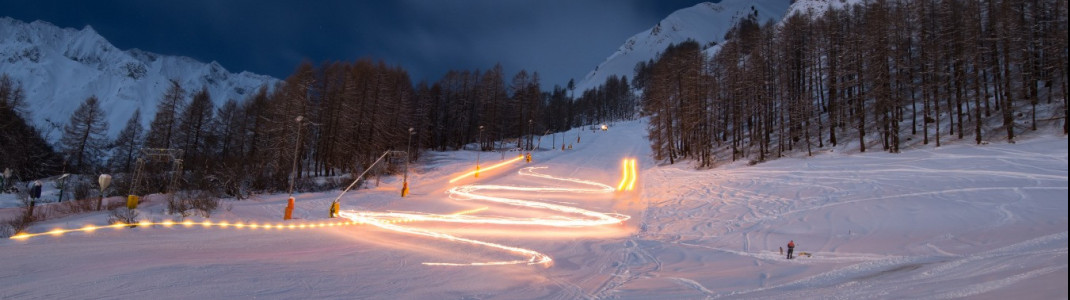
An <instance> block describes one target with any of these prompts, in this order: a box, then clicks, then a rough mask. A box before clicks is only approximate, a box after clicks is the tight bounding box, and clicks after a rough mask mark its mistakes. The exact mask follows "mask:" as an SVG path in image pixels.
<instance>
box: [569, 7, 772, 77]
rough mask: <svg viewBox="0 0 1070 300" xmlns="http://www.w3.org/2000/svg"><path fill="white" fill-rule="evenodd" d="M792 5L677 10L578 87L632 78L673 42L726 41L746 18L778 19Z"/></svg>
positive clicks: (623, 47) (626, 44)
mask: <svg viewBox="0 0 1070 300" xmlns="http://www.w3.org/2000/svg"><path fill="white" fill-rule="evenodd" d="M790 6H791V3H790V1H789V0H724V1H722V2H721V3H709V2H705V3H700V4H698V5H695V6H692V7H689V8H685V9H681V10H677V11H676V12H673V13H672V14H670V15H669V16H668V17H666V18H665V19H664V20H661V22H658V24H657V25H655V26H654V27H653V28H650V29H648V30H646V31H643V32H640V33H639V34H636V35H634V36H632V37H631V38H629V39H628V40H627V41H626V42H624V45H621V46H620V48H619V49H617V52H615V53H613V55H610V56H609V58H606V60H605V61H604V62H602V63H601V64H599V65H598V67H597V68H595V69H594V71H591V72H590V73H588V74H587V76H585V77H584V78H583V80H580V81H579V82H578V83H577V85H576V90H577V91H578V92H579V91H585V90H588V89H591V88H594V87H597V86H598V85H601V84H603V83H605V82H606V78H609V76H610V75H614V74H615V75H617V76H628V78H631V77H632V76H633V73H634V69H635V64H636V63H639V62H640V61H646V60H649V59H651V58H654V57H655V56H657V54H658V53H659V52H661V51H663V50H665V48H666V47H668V46H669V45H670V44H674V43H681V42H684V41H686V40H687V39H693V40H695V41H697V42H698V43H699V44H700V45H703V46H704V47H710V46H712V45H714V43H716V44H720V43H724V36H725V33H727V32H728V30H729V29H730V28H732V25H735V24H736V23H737V22H738V21H739V20H740V19H742V18H743V17H746V16H747V15H749V14H754V13H757V14H758V18H757V19H758V21H759V22H760V23H765V22H766V21H769V20H772V21H779V20H780V19H781V17H783V16H784V13H785V12H787V11H788V9H789V7H790Z"/></svg>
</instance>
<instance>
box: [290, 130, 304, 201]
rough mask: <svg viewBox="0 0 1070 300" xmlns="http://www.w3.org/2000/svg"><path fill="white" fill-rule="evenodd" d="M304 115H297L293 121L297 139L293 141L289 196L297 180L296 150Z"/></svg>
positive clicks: (299, 144) (299, 145)
mask: <svg viewBox="0 0 1070 300" xmlns="http://www.w3.org/2000/svg"><path fill="white" fill-rule="evenodd" d="M304 119H305V117H304V116H297V118H294V121H295V122H297V141H296V143H294V161H293V169H292V172H291V173H290V196H291V197H292V196H293V195H294V181H296V180H297V152H298V151H300V149H301V121H302V120H304Z"/></svg>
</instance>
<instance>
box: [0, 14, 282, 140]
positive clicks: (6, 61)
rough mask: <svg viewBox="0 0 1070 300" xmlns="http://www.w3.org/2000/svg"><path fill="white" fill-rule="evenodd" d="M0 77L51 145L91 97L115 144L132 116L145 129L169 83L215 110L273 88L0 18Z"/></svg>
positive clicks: (93, 37) (94, 37)
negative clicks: (14, 85)
mask: <svg viewBox="0 0 1070 300" xmlns="http://www.w3.org/2000/svg"><path fill="white" fill-rule="evenodd" d="M0 74H7V75H8V76H10V77H11V78H12V79H15V80H16V81H18V82H21V84H22V88H23V89H24V91H25V93H26V98H27V99H26V100H27V102H28V103H29V107H30V108H31V109H30V110H31V117H30V119H31V120H32V121H33V123H34V125H35V126H37V127H38V128H40V129H41V130H42V131H43V132H44V134H45V138H46V139H49V140H53V141H54V140H56V139H58V138H59V135H60V131H61V127H62V125H63V124H65V123H66V122H67V121H68V119H69V118H70V116H71V113H72V112H73V111H74V110H75V109H76V108H77V107H78V105H79V104H80V103H82V101H84V100H85V99H86V98H88V97H90V96H94V95H95V96H96V97H97V98H98V99H99V100H100V102H101V107H102V108H103V109H104V110H105V111H106V112H107V118H106V119H107V121H108V124H109V134H108V136H109V137H114V136H115V135H116V134H117V133H118V132H119V131H120V130H122V127H123V124H126V121H127V120H128V119H129V118H130V116H131V115H132V114H133V112H134V111H135V110H137V109H140V110H141V116H142V118H141V121H142V125H144V126H146V128H147V127H148V124H149V123H150V122H151V121H152V116H153V115H155V112H156V103H157V102H158V101H159V100H160V98H161V97H162V96H163V94H164V91H166V90H167V88H168V87H170V83H169V82H170V81H171V80H175V81H178V82H179V83H180V84H181V85H182V87H183V88H184V89H186V90H187V91H190V92H191V93H192V92H194V91H198V90H200V89H201V88H202V87H203V88H206V89H208V92H209V94H210V95H211V97H212V101H213V102H214V103H215V105H216V106H217V107H218V106H220V105H221V104H222V103H224V102H226V101H227V100H228V99H234V100H244V99H245V98H246V97H247V96H248V95H251V94H253V93H254V92H255V91H256V90H257V89H259V88H260V87H261V86H268V87H271V86H273V85H274V84H275V83H276V82H278V79H275V78H273V77H270V76H265V75H258V74H253V73H249V72H241V73H237V74H235V73H231V72H230V71H227V69H225V68H223V66H221V65H219V64H218V63H216V62H214V61H213V62H210V63H202V62H199V61H196V60H194V59H192V58H188V57H181V56H167V55H159V54H155V53H151V52H146V51H142V50H138V49H130V50H121V49H118V48H116V47H115V46H113V45H112V44H111V43H109V42H108V40H107V39H105V38H104V37H102V36H100V35H99V34H98V33H97V32H96V31H94V30H93V28H92V27H89V26H86V27H85V28H83V29H81V30H78V29H72V28H59V27H56V26H55V25H52V24H50V23H48V22H44V21H34V22H31V23H25V22H23V21H20V20H16V19H12V18H9V17H0ZM57 125H58V126H60V127H56V126H57Z"/></svg>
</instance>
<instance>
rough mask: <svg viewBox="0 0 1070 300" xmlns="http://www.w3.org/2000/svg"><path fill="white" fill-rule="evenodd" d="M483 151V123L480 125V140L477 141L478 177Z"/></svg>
mask: <svg viewBox="0 0 1070 300" xmlns="http://www.w3.org/2000/svg"><path fill="white" fill-rule="evenodd" d="M481 152H483V125H479V140H477V141H476V173H475V177H476V178H479V153H481Z"/></svg>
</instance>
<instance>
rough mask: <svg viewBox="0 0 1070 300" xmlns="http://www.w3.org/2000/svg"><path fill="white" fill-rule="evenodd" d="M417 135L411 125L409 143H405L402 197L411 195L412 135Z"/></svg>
mask: <svg viewBox="0 0 1070 300" xmlns="http://www.w3.org/2000/svg"><path fill="white" fill-rule="evenodd" d="M413 135H416V129H413V128H412V127H409V144H408V145H405V176H404V179H402V180H401V197H405V196H408V195H409V161H410V160H412V154H411V152H409V151H411V150H412V149H411V148H412V136H413Z"/></svg>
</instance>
